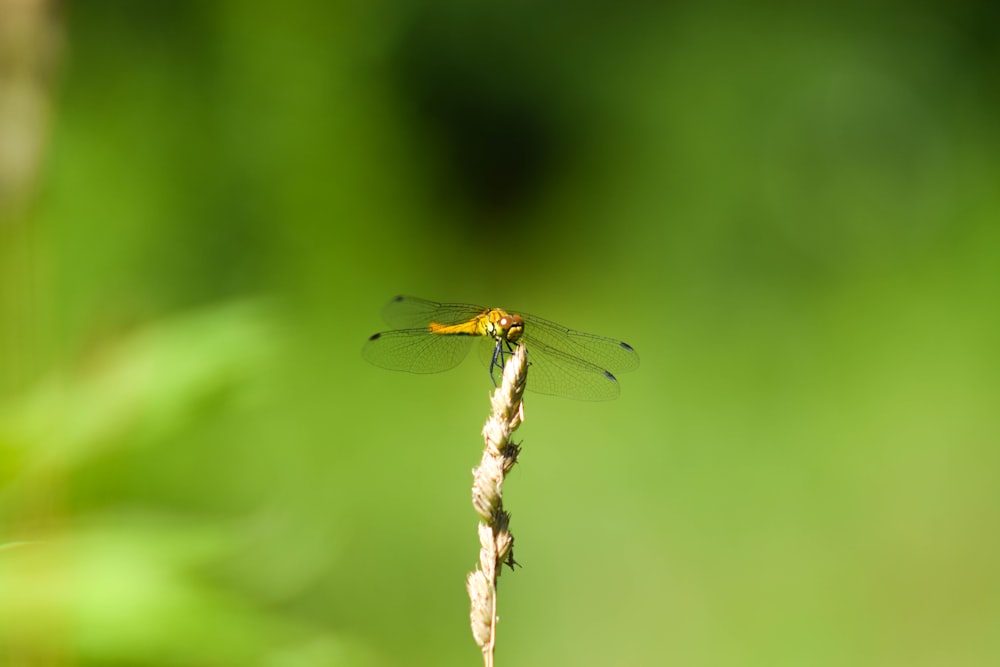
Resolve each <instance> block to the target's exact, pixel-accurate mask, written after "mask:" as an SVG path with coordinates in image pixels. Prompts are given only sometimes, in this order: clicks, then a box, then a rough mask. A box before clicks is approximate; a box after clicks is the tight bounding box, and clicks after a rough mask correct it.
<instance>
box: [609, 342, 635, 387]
mask: <svg viewBox="0 0 1000 667" xmlns="http://www.w3.org/2000/svg"><path fill="white" fill-rule="evenodd" d="M629 349H632V348H629ZM604 377H606V378H608V379H609V380H611V381H612V382H618V378H616V377H615V376H614V375H612V374H611V373H609V372H607V371H604Z"/></svg>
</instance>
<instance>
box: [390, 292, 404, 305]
mask: <svg viewBox="0 0 1000 667" xmlns="http://www.w3.org/2000/svg"><path fill="white" fill-rule="evenodd" d="M405 298H406V297H405V296H403V295H402V294H400V295H399V296H397V297H395V298H394V299H393V300H392V301H393V303H395V302H397V301H402V300H403V299H405Z"/></svg>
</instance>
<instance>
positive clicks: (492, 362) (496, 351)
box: [490, 340, 503, 387]
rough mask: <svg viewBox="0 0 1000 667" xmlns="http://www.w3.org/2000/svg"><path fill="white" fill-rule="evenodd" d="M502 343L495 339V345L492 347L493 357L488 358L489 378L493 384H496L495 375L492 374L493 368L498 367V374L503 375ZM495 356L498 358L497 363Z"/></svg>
mask: <svg viewBox="0 0 1000 667" xmlns="http://www.w3.org/2000/svg"><path fill="white" fill-rule="evenodd" d="M502 345H503V343H502V342H501V341H499V340H498V341H497V344H496V346H495V347H494V348H493V358H492V359H491V360H490V379H491V380H493V386H494V387H496V386H497V376H496V375H494V374H493V369H495V368H499V369H500V374H501V375H503V347H501V346H502ZM497 357H499V358H500V361H499V363H497Z"/></svg>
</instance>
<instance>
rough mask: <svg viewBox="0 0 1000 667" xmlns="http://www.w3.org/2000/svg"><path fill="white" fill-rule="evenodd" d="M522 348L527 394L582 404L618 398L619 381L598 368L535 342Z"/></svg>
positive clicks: (578, 358) (529, 342)
mask: <svg viewBox="0 0 1000 667" xmlns="http://www.w3.org/2000/svg"><path fill="white" fill-rule="evenodd" d="M525 347H526V348H527V350H528V364H529V365H528V381H527V384H526V386H525V388H526V389H528V390H529V391H535V392H538V393H540V394H551V395H553V396H564V397H566V398H575V399H577V400H581V401H610V400H612V399H614V398H618V394H619V392H620V391H621V389H620V387H619V386H618V380H616V379H615V376H614V375H612V374H611V373H609V372H608V371H606V370H604V369H603V368H601V367H600V366H596V365H594V364H592V363H589V362H587V361H585V360H583V359H581V358H580V357H575V356H572V355H570V354H566V353H565V352H563V351H562V350H557V349H556V348H554V347H550V346H548V345H545V344H544V343H541V342H538V341H537V340H536V341H534V342H532V341H528V342H526V343H525Z"/></svg>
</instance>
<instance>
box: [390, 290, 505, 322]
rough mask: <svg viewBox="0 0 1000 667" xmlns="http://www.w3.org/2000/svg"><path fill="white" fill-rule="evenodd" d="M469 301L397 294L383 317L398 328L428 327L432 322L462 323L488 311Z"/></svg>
mask: <svg viewBox="0 0 1000 667" xmlns="http://www.w3.org/2000/svg"><path fill="white" fill-rule="evenodd" d="M486 310H487V309H486V308H483V307H482V306H474V305H471V304H468V303H437V302H435V301H427V300H426V299H418V298H417V297H415V296H397V297H396V298H395V299H393V300H392V301H390V302H389V303H387V304H386V305H385V308H383V309H382V317H383V319H385V321H386V322H388V323H389V325H390V326H392V327H395V328H397V329H411V328H424V329H425V328H426V327H427V325H428V324H430V323H431V322H437V323H438V324H461V323H463V322H468V321H469V320H471V319H473V318H474V317H478V316H479V315H482V314H483V313H484V312H486Z"/></svg>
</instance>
